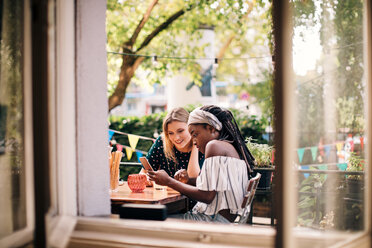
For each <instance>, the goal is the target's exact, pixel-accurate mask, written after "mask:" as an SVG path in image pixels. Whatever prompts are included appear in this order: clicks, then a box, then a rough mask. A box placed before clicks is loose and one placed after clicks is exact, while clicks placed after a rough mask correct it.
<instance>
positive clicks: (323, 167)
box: [318, 164, 328, 179]
mask: <svg viewBox="0 0 372 248" xmlns="http://www.w3.org/2000/svg"><path fill="white" fill-rule="evenodd" d="M318 169H319V170H328V166H327V165H325V164H322V165H319V166H318ZM327 176H328V175H325V176H324V178H325V179H327Z"/></svg>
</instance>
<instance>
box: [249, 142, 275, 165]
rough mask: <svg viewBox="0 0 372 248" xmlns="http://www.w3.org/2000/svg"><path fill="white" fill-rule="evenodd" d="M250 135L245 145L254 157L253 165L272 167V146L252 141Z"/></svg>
mask: <svg viewBox="0 0 372 248" xmlns="http://www.w3.org/2000/svg"><path fill="white" fill-rule="evenodd" d="M252 141H253V139H252V137H249V138H248V139H247V140H246V142H247V147H248V149H249V150H250V151H251V153H252V155H253V157H254V158H255V165H256V166H257V167H261V168H262V167H272V166H273V164H272V162H271V161H272V160H271V159H272V153H273V149H274V147H273V146H269V145H268V144H258V143H255V142H252Z"/></svg>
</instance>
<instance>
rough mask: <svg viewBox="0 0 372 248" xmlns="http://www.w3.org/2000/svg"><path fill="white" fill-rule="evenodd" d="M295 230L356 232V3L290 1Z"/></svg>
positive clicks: (360, 93) (359, 55)
mask: <svg viewBox="0 0 372 248" xmlns="http://www.w3.org/2000/svg"><path fill="white" fill-rule="evenodd" d="M293 4H294V22H293V23H294V32H293V65H294V72H295V82H296V86H297V87H296V96H297V101H298V105H297V118H298V120H297V121H298V123H297V124H298V129H297V132H298V133H297V137H298V139H297V142H298V143H297V144H298V147H297V149H296V154H297V160H296V161H295V163H296V165H297V167H298V168H299V173H298V176H299V180H298V185H297V186H298V216H297V225H298V226H301V227H307V228H309V227H310V228H313V229H316V230H351V231H360V230H363V228H364V226H363V224H364V223H363V208H364V196H363V194H364V164H365V150H366V142H365V141H366V140H365V137H366V136H365V134H366V127H365V121H366V116H365V112H364V108H365V104H366V102H367V101H366V89H365V87H366V82H365V79H364V77H363V73H364V65H363V1H359V0H343V1H336V0H335V1H315V0H314V1H294V2H293Z"/></svg>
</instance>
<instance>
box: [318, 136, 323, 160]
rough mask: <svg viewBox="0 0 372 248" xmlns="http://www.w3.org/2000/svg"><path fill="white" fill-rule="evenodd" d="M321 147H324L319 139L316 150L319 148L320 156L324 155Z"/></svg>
mask: <svg viewBox="0 0 372 248" xmlns="http://www.w3.org/2000/svg"><path fill="white" fill-rule="evenodd" d="M323 148H324V146H323V142H322V141H321V140H320V141H319V145H318V150H319V155H320V156H322V157H323V156H324V149H323Z"/></svg>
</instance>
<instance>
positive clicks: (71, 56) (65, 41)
mask: <svg viewBox="0 0 372 248" xmlns="http://www.w3.org/2000/svg"><path fill="white" fill-rule="evenodd" d="M50 1H54V0H50ZM26 2H27V6H28V8H29V7H30V6H29V0H27V1H26ZM105 2H106V1H105V0H100V1H90V0H77V1H74V0H56V1H55V3H56V15H57V19H56V24H53V25H55V26H53V27H51V29H52V30H54V28H56V30H54V31H55V32H56V35H57V44H56V65H55V66H56V67H55V68H56V85H53V87H52V89H54V90H53V92H51V94H52V95H54V94H55V96H56V97H55V100H54V101H53V102H51V103H50V104H51V109H52V111H56V112H55V116H54V115H51V116H52V117H51V118H54V119H53V120H51V121H50V122H49V123H50V124H51V125H54V127H52V129H51V130H55V131H54V134H56V135H57V137H54V138H53V139H51V142H52V145H53V146H54V147H53V148H52V149H56V150H55V151H58V152H55V153H54V154H55V155H53V157H52V159H51V166H56V167H55V168H56V178H55V180H57V181H58V184H57V185H58V188H56V189H54V191H52V192H51V194H52V197H51V198H54V199H56V206H57V214H53V211H52V212H51V213H50V214H49V216H47V222H48V225H49V227H50V229H49V230H48V231H49V232H48V243H49V244H50V246H55V247H63V246H65V245H67V243H68V242H69V245H70V246H71V247H78V246H83V245H86V246H87V245H92V246H96V245H102V246H133V245H137V246H141V245H142V246H152V247H164V246H166V245H167V246H168V245H171V246H178V247H195V246H200V247H206V246H211V245H221V246H234V247H246V246H256V247H274V246H275V247H295V246H294V245H295V244H301V247H314V246H316V245H319V246H330V245H333V247H370V244H371V223H372V219H371V196H370V195H369V194H370V192H371V186H372V185H371V182H370V180H367V183H368V187H367V188H368V190H366V195H365V199H366V201H365V204H366V207H365V209H366V210H365V211H366V214H365V218H366V219H365V220H366V223H367V225H366V229H365V231H364V232H363V233H358V234H356V235H355V234H348V233H345V232H338V233H324V232H311V233H308V234H304V233H296V232H294V231H293V229H292V226H291V225H290V224H288V223H284V224H281V225H278V227H277V228H278V231H277V232H276V231H275V229H273V228H257V227H249V226H247V227H244V228H242V227H238V226H234V225H227V226H226V225H218V224H206V223H198V224H194V223H187V222H177V221H171V220H170V221H165V222H156V221H141V220H121V219H115V218H108V216H106V218H102V217H101V218H98V217H81V216H97V215H99V213H101V214H103V215H107V213H108V212H107V206H106V205H102V206H97V209H98V212H94V211H92V209H89V208H87V207H86V206H82V204H93V203H92V202H93V200H94V199H92V197H91V194H92V192H94V191H95V190H98V191H99V192H100V193H99V194H103V192H104V189H105V188H106V189H108V173H107V176H104V175H103V177H104V178H105V179H104V180H101V181H98V182H96V181H95V180H93V179H94V178H92V180H91V181H87V180H88V179H89V178H91V177H92V176H95V175H96V173H95V171H96V170H98V171H99V172H101V170H103V171H105V169H102V168H103V166H105V167H106V169H107V168H108V161H107V159H104V163H103V164H102V165H101V164H100V162H97V163H96V164H93V165H92V164H90V163H91V162H90V161H91V160H92V159H93V160H94V158H97V157H98V158H99V161H100V159H102V156H105V155H107V154H106V153H107V152H106V149H104V148H105V142H106V141H107V124H106V125H104V124H102V123H101V122H99V121H98V120H99V118H101V115H104V116H107V111H106V112H103V111H102V109H101V108H99V111H98V112H97V111H96V109H94V111H91V110H90V107H91V108H94V106H95V105H96V104H97V102H98V103H102V104H103V105H107V98H106V97H103V96H102V95H94V94H95V92H94V90H95V91H96V92H98V91H99V90H101V89H102V87H103V88H104V87H105V84H106V83H105V81H102V82H99V80H97V79H95V78H92V77H89V76H87V77H86V75H85V74H84V73H88V74H89V73H92V74H94V73H95V71H94V70H95V69H97V68H98V67H97V66H100V65H102V63H104V62H102V61H99V62H98V63H96V62H97V61H93V63H92V64H90V66H89V63H88V64H85V63H87V61H89V60H91V59H92V58H93V59H94V56H93V57H88V58H86V57H84V56H82V57H79V56H80V55H83V54H79V53H80V50H79V49H80V48H81V45H82V43H80V44H79V42H82V41H84V40H83V39H84V37H82V36H84V35H87V37H88V38H89V37H90V36H89V34H90V33H89V32H88V33H84V31H85V30H79V29H77V31H78V32H77V33H76V36H75V31H76V26H75V25H77V24H78V23H79V22H80V23H79V24H82V26H80V28H82V29H84V28H85V26H84V25H85V24H86V23H85V22H86V21H87V19H84V18H83V19H80V18H81V17H82V16H83V17H84V15H85V14H87V13H86V12H84V9H83V8H80V7H86V6H87V4H93V5H94V4H102V3H105ZM275 2H282V1H275ZM287 4H288V3H287V2H285V3H283V5H279V6H280V8H279V9H278V11H279V12H278V13H279V14H281V16H282V17H283V19H282V20H281V21H282V24H283V28H284V30H291V28H290V27H291V26H290V24H289V18H290V17H291V15H289V13H288V12H287V11H288V8H287ZM365 6H366V8H365V9H366V15H365V16H366V18H367V19H366V20H367V22H366V23H367V25H366V26H365V32H366V33H368V35H366V39H367V40H366V43H365V44H366V46H367V49H368V50H367V51H368V52H367V54H366V55H367V56H366V62H367V67H368V69H367V70H366V71H367V72H368V73H367V77H368V101H369V103H368V110H367V111H368V115H367V116H368V130H372V117H371V116H372V100H371V96H372V87H371V85H372V50H371V48H372V41H371V39H372V34H371V29H372V27H371V23H372V21H371V12H372V10H371V1H370V0H366V1H365ZM79 11H82V12H79ZM102 11H104V10H102ZM29 13H30V12H28V14H29ZM71 13H74V14H75V13H76V17H77V19H75V18H71ZM25 15H26V16H27V13H26V14H25ZM29 17H30V16H28V18H29ZM85 17H86V16H85ZM93 17H94V16H93V15H92V16H88V18H93ZM25 19H26V18H25ZM71 19H74V21H73V22H72V21H71ZM88 27H89V26H88ZM100 27H101V26H100ZM101 31H102V30H101ZM25 37H27V36H25ZM81 38H82V40H80V39H81ZM95 39H97V40H98V41H96V40H91V42H92V43H95V42H97V43H95V45H97V47H98V48H99V49H98V50H96V51H94V53H97V54H99V55H102V54H104V58H105V53H106V52H105V46H104V45H103V46H102V39H103V38H102V39H100V38H99V37H98V36H95ZM282 39H283V42H284V43H283V44H287V45H288V44H290V42H291V41H290V40H289V39H290V35H283V36H282ZM285 42H287V43H285ZM93 45H94V44H93ZM288 49H290V47H288V46H287V47H283V50H282V53H283V54H286V52H288V51H290V50H288ZM75 51H76V52H77V53H78V54H75ZM26 57H27V56H26ZM75 58H76V60H75ZM276 61H277V62H276V63H283V64H282V65H283V67H281V68H282V69H281V72H283V74H282V77H283V78H282V79H281V80H284V79H285V80H287V81H288V82H290V80H291V73H290V70H289V65H290V56H282V57H281V58H278V60H276ZM28 62H29V61H28ZM25 64H27V63H26V62H25ZM87 65H88V66H87ZM98 69H99V68H98ZM101 70H102V68H101ZM104 70H106V69H104ZM28 73H30V72H28ZM105 73H106V71H104V73H103V74H105ZM84 80H93V83H92V87H93V89H92V92H84V89H86V88H84V87H86V83H87V82H86V81H84ZM95 80H97V81H95ZM51 82H53V80H51ZM80 87H83V92H82V88H80ZM282 87H283V88H282V90H284V89H286V88H285V87H291V86H290V85H289V86H288V85H285V84H283V85H282ZM284 91H285V92H283V93H282V95H281V96H280V95H279V101H280V102H281V104H282V105H280V106H282V108H281V109H282V111H283V113H284V117H285V118H284V119H282V123H281V124H279V125H282V126H283V127H285V125H286V124H287V122H286V120H291V119H292V120H293V115H292V114H291V111H290V110H291V109H290V107H289V106H290V103H291V102H290V101H291V100H292V99H293V98H291V97H290V98H289V99H288V98H287V95H286V93H288V92H287V91H286V90H284ZM84 93H85V94H88V96H85V95H84ZM91 93H93V97H90V96H89V94H91ZM104 95H105V94H104ZM84 97H85V98H84ZM26 98H27V99H29V98H28V97H27V96H25V99H26ZM81 98H84V99H81ZM27 99H26V100H25V102H26V101H29V100H27ZM287 100H289V102H287ZM89 103H90V104H92V106H93V107H92V106H90V105H89ZM104 107H105V108H106V106H104ZM27 108H29V107H27ZM106 109H107V108H106ZM293 112H294V111H292V113H293ZM28 113H29V112H28ZM30 118H32V117H30V116H29V115H28V114H27V115H25V119H27V120H29V119H30ZM95 118H96V120H97V121H98V122H99V123H98V124H97V125H96V126H95V125H94V124H92V126H93V128H92V127H87V128H88V130H85V129H84V128H86V126H85V125H87V124H89V123H87V122H84V120H89V121H92V120H94V119H95ZM105 121H106V120H105ZM31 123H32V121H31ZM28 128H30V126H27V127H26V131H27V130H29V131H30V130H32V127H31V129H28ZM54 128H55V129H54ZM282 130H283V138H282V141H285V142H283V149H282V152H281V153H282V154H280V155H279V157H280V156H282V162H283V163H285V162H286V161H290V160H289V158H290V156H291V155H290V152H289V151H291V150H292V146H293V145H292V144H293V143H292V141H291V138H292V137H291V135H290V134H291V133H290V132H289V130H288V128H287V127H286V128H283V129H282ZM51 132H52V133H53V131H51ZM52 133H51V134H52ZM103 133H105V134H103ZM92 134H93V136H95V138H94V139H91V137H90V136H91V135H92ZM26 135H27V136H26V137H29V135H31V136H32V132H31V133H27V134H26ZM87 140H88V141H89V140H91V141H93V142H94V141H96V143H95V144H90V145H88V148H79V147H81V146H84V145H85V144H84V143H82V142H85V141H87ZM368 140H372V134H371V132H368ZM101 144H102V145H101ZM27 149H32V147H30V144H28V145H27V142H26V150H27ZM79 149H80V150H79ZM76 151H78V153H77V152H76ZM28 152H30V150H27V151H26V156H27V154H28ZM83 153H84V154H83ZM85 153H89V154H91V157H89V156H87V155H86V154H85ZM31 154H32V151H31ZM52 154H53V152H52ZM371 157H372V149H371V147H369V149H368V158H371ZM30 161H32V160H30ZM53 161H54V162H53ZM368 161H369V165H371V161H370V159H368ZM290 169H291V168H289V167H284V166H283V167H282V171H281V172H282V175H283V177H282V180H283V179H284V178H287V177H288V176H289V173H290ZM92 170H93V172H92ZM107 170H108V169H107ZM29 174H32V171H31V172H30V173H29ZM29 176H30V175H28V177H29ZM31 176H32V175H31ZM96 176H102V175H96ZM71 178H72V179H71ZM368 178H372V174H371V170H368ZM28 182H29V183H30V184H27V185H28V186H29V185H31V186H32V184H33V182H32V177H31V181H30V180H29V179H28ZM283 182H285V180H283ZM106 183H107V185H106ZM82 187H86V188H87V189H83V190H82ZM282 187H283V192H284V193H285V194H283V197H282V200H281V201H280V202H279V209H280V212H279V215H280V216H281V217H282V218H287V217H288V218H289V220H291V219H292V217H293V216H292V217H291V212H290V210H291V209H292V208H291V206H295V199H294V198H293V197H291V196H290V192H291V190H292V189H291V185H289V183H286V184H284V183H283V184H282ZM28 188H31V191H32V187H28ZM28 193H29V192H27V195H28V197H29V196H30V197H31V200H30V201H31V202H32V201H33V199H32V197H33V193H32V192H31V195H29V194H28ZM107 197H108V193H107ZM97 198H99V196H97ZM32 207H33V206H32V203H31V205H30V204H29V201H28V204H27V211H28V212H27V213H29V211H30V210H33V209H32ZM292 215H293V213H292ZM28 216H29V215H28ZM78 216H79V217H78ZM28 218H30V219H28V224H29V223H30V228H31V229H29V230H28V234H25V233H23V234H20V233H15V234H14V235H13V237H12V241H9V243H8V244H17V245H20V244H24V243H25V242H26V241H27V240H30V238H28V239H27V235H28V236H30V230H32V229H33V226H32V222H33V219H32V215H30V217H28ZM278 220H279V221H280V218H279V219H278ZM282 221H283V220H282ZM287 221H288V220H287ZM75 223H76V225H75ZM18 234H20V236H22V241H20V242H18V243H17V242H16V241H15V240H14V237H16V235H18ZM325 235H326V236H327V239H326V242H327V243H325V239H324V237H325ZM9 238H10V237H9ZM12 242H13V243H12ZM17 245H13V246H17ZM9 246H12V245H9Z"/></svg>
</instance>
